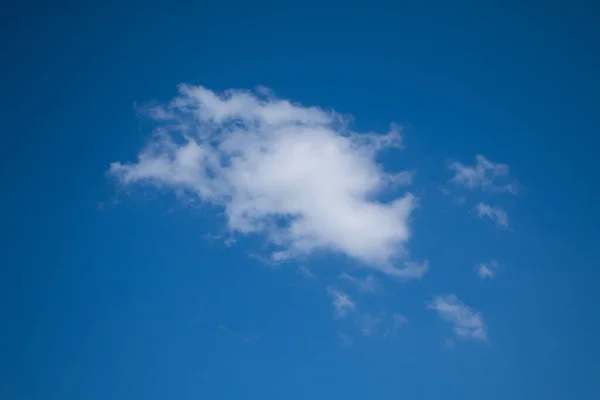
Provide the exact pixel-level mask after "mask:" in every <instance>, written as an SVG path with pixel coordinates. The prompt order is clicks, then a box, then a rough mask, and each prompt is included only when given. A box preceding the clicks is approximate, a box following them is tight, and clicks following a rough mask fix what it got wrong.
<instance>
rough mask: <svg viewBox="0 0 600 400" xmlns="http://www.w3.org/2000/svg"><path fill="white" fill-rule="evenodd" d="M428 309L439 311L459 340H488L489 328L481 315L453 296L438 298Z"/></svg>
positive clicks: (435, 298)
mask: <svg viewBox="0 0 600 400" xmlns="http://www.w3.org/2000/svg"><path fill="white" fill-rule="evenodd" d="M427 307H428V308H430V309H432V310H435V311H437V314H438V316H439V317H440V318H441V319H443V320H445V321H448V322H450V323H451V324H452V325H453V327H452V330H453V331H454V334H455V335H456V337H457V338H459V339H474V340H482V341H486V340H487V326H486V325H485V323H484V322H483V319H482V317H481V314H480V313H479V312H477V311H475V310H473V309H472V308H471V307H469V306H467V305H466V304H464V303H463V302H462V301H460V300H459V299H458V297H456V296H455V295H453V294H450V295H446V296H436V297H434V299H433V301H431V302H430V303H428V304H427Z"/></svg>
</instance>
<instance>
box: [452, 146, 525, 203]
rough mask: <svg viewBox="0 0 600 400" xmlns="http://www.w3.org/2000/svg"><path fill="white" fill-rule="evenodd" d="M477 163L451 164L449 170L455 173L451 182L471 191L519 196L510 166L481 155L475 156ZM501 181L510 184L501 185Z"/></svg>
mask: <svg viewBox="0 0 600 400" xmlns="http://www.w3.org/2000/svg"><path fill="white" fill-rule="evenodd" d="M475 162H476V164H475V165H473V166H467V165H464V164H462V163H460V162H458V161H454V162H451V163H450V164H449V165H448V168H449V169H451V170H452V171H454V176H453V177H452V179H450V182H452V183H454V184H457V185H461V186H464V187H466V188H468V189H471V190H473V189H481V190H482V191H491V192H506V193H510V194H513V195H514V194H517V184H516V183H515V182H512V180H510V177H509V168H508V165H506V164H500V163H495V162H492V161H490V160H488V159H487V158H485V157H484V156H482V155H480V154H478V155H476V156H475ZM499 180H504V181H507V180H508V181H509V182H505V183H502V184H501V183H498V182H497V181H499Z"/></svg>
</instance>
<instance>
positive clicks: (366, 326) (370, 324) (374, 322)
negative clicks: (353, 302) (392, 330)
mask: <svg viewBox="0 0 600 400" xmlns="http://www.w3.org/2000/svg"><path fill="white" fill-rule="evenodd" d="M382 321H383V316H382V315H373V314H370V313H365V314H363V315H361V316H360V318H359V321H358V323H359V326H360V331H361V333H362V334H363V336H371V335H372V334H373V333H375V331H376V330H377V328H378V327H379V325H380V324H381V322H382Z"/></svg>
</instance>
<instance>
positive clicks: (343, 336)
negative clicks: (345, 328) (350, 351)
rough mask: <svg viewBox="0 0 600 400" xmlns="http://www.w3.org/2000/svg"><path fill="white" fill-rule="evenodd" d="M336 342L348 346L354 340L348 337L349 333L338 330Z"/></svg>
mask: <svg viewBox="0 0 600 400" xmlns="http://www.w3.org/2000/svg"><path fill="white" fill-rule="evenodd" d="M338 343H339V344H340V346H342V347H349V346H352V345H353V344H354V341H353V340H352V338H351V337H350V335H348V334H347V333H345V332H338Z"/></svg>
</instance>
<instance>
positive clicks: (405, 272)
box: [390, 260, 429, 280]
mask: <svg viewBox="0 0 600 400" xmlns="http://www.w3.org/2000/svg"><path fill="white" fill-rule="evenodd" d="M428 270H429V261H427V260H425V261H422V262H418V261H405V262H404V265H403V267H401V268H395V271H394V272H393V273H391V274H390V275H392V276H394V277H396V278H399V279H402V280H411V279H421V278H422V277H423V275H425V273H427V271H428Z"/></svg>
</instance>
